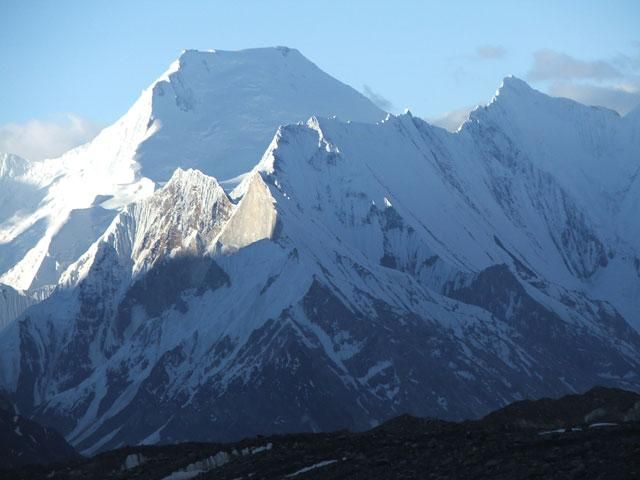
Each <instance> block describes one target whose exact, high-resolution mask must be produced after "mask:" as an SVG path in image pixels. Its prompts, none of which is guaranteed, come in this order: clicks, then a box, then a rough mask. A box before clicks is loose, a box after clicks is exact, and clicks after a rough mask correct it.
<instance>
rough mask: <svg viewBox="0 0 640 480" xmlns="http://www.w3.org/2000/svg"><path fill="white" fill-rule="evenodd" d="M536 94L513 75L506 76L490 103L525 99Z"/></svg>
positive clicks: (525, 83)
mask: <svg viewBox="0 0 640 480" xmlns="http://www.w3.org/2000/svg"><path fill="white" fill-rule="evenodd" d="M536 93H538V92H537V91H536V90H534V89H533V88H531V86H530V85H529V84H528V83H527V82H525V81H524V80H522V79H520V78H518V77H515V76H514V75H508V76H506V77H504V78H503V79H502V83H501V84H500V87H499V88H498V90H497V91H496V94H495V96H494V97H493V100H492V101H491V103H494V102H496V101H503V100H505V99H510V98H525V97H528V96H530V95H532V94H536Z"/></svg>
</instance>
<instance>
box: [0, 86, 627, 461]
mask: <svg viewBox="0 0 640 480" xmlns="http://www.w3.org/2000/svg"><path fill="white" fill-rule="evenodd" d="M636 125H637V123H635V122H634V117H633V116H631V117H629V118H628V117H624V118H620V117H619V116H617V115H615V114H613V113H611V112H608V111H603V110H601V109H593V108H591V107H586V106H583V105H580V104H577V103H575V102H570V101H568V100H564V99H554V98H550V97H547V96H545V95H542V94H541V93H539V92H536V91H534V90H532V89H531V88H530V87H528V86H527V85H526V84H525V83H524V82H522V81H520V80H518V79H515V78H507V79H505V81H504V83H503V86H502V87H501V88H500V90H499V92H498V94H497V95H496V97H495V98H494V100H493V101H492V102H491V104H490V105H488V106H487V107H485V108H482V109H479V110H476V111H475V112H474V113H473V114H472V115H471V116H470V119H469V121H468V122H466V123H465V124H464V125H463V126H462V128H461V129H460V130H459V131H458V132H456V133H449V132H447V131H445V130H442V129H440V128H437V127H433V126H431V125H429V124H427V123H425V122H424V121H422V120H420V119H417V118H414V117H413V116H411V114H409V113H407V114H405V115H401V116H398V117H394V116H391V115H390V116H388V117H387V118H386V119H385V120H384V121H381V122H379V123H377V124H374V123H358V122H349V123H346V122H342V121H340V120H337V119H323V118H319V117H312V118H311V119H310V120H309V121H308V122H307V123H306V124H303V123H300V124H293V125H288V126H284V127H281V128H280V129H279V130H278V131H277V133H276V135H275V137H274V138H273V140H272V142H271V144H270V145H269V147H268V148H267V150H266V152H265V153H264V155H263V156H262V159H261V160H260V162H259V163H258V164H257V165H256V166H255V167H254V169H253V170H252V171H251V173H250V174H248V175H246V176H245V177H244V178H243V180H242V181H241V183H240V184H239V185H238V186H237V187H236V188H235V189H234V190H233V191H232V192H231V193H230V194H227V193H226V192H225V191H224V189H223V188H222V187H221V186H220V184H219V183H218V182H217V180H215V179H214V178H213V177H210V176H207V175H206V174H204V173H202V172H199V171H197V170H192V169H188V170H182V169H179V170H177V171H176V172H175V173H174V174H173V175H172V177H171V178H170V179H169V181H168V182H167V183H166V184H165V185H164V186H163V187H162V188H160V189H158V190H157V191H155V193H153V194H152V195H151V196H149V197H147V198H144V199H141V200H137V201H135V202H134V203H132V204H131V205H129V206H127V207H126V208H125V209H123V210H122V211H121V212H119V213H118V214H117V215H116V216H115V218H114V219H113V220H112V222H111V224H110V225H109V227H108V228H107V229H106V231H105V232H104V234H102V235H101V236H100V238H99V239H98V240H97V241H96V242H95V243H93V244H92V245H91V246H90V247H89V248H88V249H87V251H86V252H85V253H84V254H83V255H81V256H80V258H79V259H78V260H77V261H75V262H73V263H71V264H70V265H69V266H68V267H67V268H66V270H65V272H64V273H63V274H62V276H61V280H60V284H59V287H58V289H57V290H56V291H55V292H54V293H53V295H51V296H50V297H49V298H48V299H47V300H45V301H44V302H42V303H40V304H38V305H35V306H32V307H30V308H29V309H28V310H27V311H26V312H25V313H24V315H23V317H22V318H21V320H20V321H18V322H14V323H12V324H11V325H9V326H8V327H7V328H6V329H5V330H4V331H3V332H2V334H1V335H0V343H1V344H2V345H3V349H2V351H1V352H0V365H1V366H2V370H0V386H2V388H4V389H5V390H6V391H7V392H9V394H10V395H11V396H12V398H13V399H14V400H15V401H16V402H17V404H18V406H19V407H20V409H21V411H23V412H26V413H28V414H30V415H31V416H33V418H34V419H36V420H37V421H39V422H42V423H44V424H46V425H49V426H53V427H55V428H56V429H58V430H59V431H61V432H63V433H64V434H65V436H66V437H67V439H68V440H69V441H70V442H71V443H72V444H73V445H74V446H76V447H77V448H79V449H80V450H82V451H85V452H95V451H99V450H103V449H108V448H113V447H116V446H118V445H122V444H137V443H154V442H159V441H161V442H173V441H178V440H198V439H207V440H222V439H226V440H228V439H234V438H240V437H243V436H247V435H251V434H257V433H267V432H270V433H273V432H287V431H299V430H329V429H338V428H343V427H351V428H366V427H369V426H371V425H375V424H377V423H378V422H380V421H383V420H384V419H386V418H389V417H391V416H394V415H397V414H400V413H403V412H410V413H414V414H418V415H430V416H438V417H444V418H451V419H458V418H464V417H474V416H479V415H482V414H484V413H486V412H488V411H489V410H491V409H494V408H496V407H497V406H500V405H503V404H505V403H508V402H510V401H513V400H517V399H521V398H524V397H539V396H543V395H558V394H561V393H564V392H568V391H580V390H585V389H587V388H589V387H591V386H593V385H596V384H610V385H615V386H621V387H625V388H630V389H635V390H638V389H640V373H639V372H640V334H639V333H638V330H639V329H640V319H639V318H638V315H637V312H638V311H640V308H639V307H640V305H639V304H638V300H637V299H638V298H639V296H638V293H639V292H640V290H639V288H640V274H639V273H638V271H639V270H638V266H637V265H638V263H634V261H633V259H634V258H638V257H639V255H638V249H637V241H636V239H635V238H628V237H626V236H625V232H626V230H625V229H624V228H620V229H617V228H614V227H615V226H618V225H622V224H623V220H625V221H628V219H627V218H626V217H625V215H626V214H627V213H626V211H625V210H624V208H619V203H617V202H631V201H637V200H633V199H632V198H631V197H630V195H634V193H633V192H634V187H633V185H634V182H635V180H634V179H633V178H629V177H628V176H627V175H628V173H629V172H632V171H633V170H634V165H638V159H637V158H636V155H635V152H640V135H638V131H637V127H636ZM576 130H577V131H578V133H576ZM587 141H588V142H590V143H589V144H588V145H587V146H585V142H587ZM176 148H177V147H176ZM149 158H151V157H149ZM571 158H575V159H577V160H578V161H579V162H578V165H577V166H576V172H578V173H576V174H575V175H574V176H572V174H571V169H570V168H569V167H570V166H571ZM600 161H608V162H611V164H612V165H614V166H615V168H614V169H613V171H612V172H609V171H606V172H605V170H606V169H605V168H603V167H602V165H601V163H600ZM597 168H600V169H602V170H603V172H604V173H602V174H599V173H598V172H594V169H597ZM614 200H615V201H614ZM616 282H618V283H620V282H623V283H624V285H622V286H621V288H616V287H618V286H619V285H618V284H617V283H616Z"/></svg>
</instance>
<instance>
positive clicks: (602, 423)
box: [0, 388, 640, 480]
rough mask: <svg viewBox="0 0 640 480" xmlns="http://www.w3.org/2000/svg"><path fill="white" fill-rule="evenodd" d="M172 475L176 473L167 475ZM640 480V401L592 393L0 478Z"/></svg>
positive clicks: (610, 392)
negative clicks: (470, 414)
mask: <svg viewBox="0 0 640 480" xmlns="http://www.w3.org/2000/svg"><path fill="white" fill-rule="evenodd" d="M172 474H173V476H171V475H172ZM166 477H168V478H172V479H176V480H177V479H186V478H211V479H213V478H215V479H240V478H244V479H249V478H252V479H276V478H277V479H282V478H314V479H336V478H362V479H394V478H406V479H409V478H434V479H435V478H442V479H445V478H478V479H480V478H498V479H501V478H504V479H518V478H541V479H542V478H544V479H547V478H568V479H572V478H575V479H578V478H580V479H582V478H607V479H608V478H611V479H625V478H629V479H632V478H640V395H638V394H635V393H631V392H626V391H623V390H617V389H607V388H595V389H592V390H590V391H589V392H587V393H585V394H583V395H571V396H567V397H563V398H561V399H557V400H551V399H543V400H537V401H524V402H517V403H514V404H512V405H509V406H508V407H505V408H503V409H501V410H498V411H497V412H494V413H492V414H490V415H488V416H487V417H485V418H484V419H482V420H479V421H467V422H461V423H453V422H443V421H439V420H430V419H419V418H415V417H411V416H401V417H398V418H396V419H394V420H391V421H389V422H387V423H385V424H383V425H381V426H379V427H377V428H375V429H373V430H369V431H367V432H361V433H352V432H348V431H340V432H334V433H321V434H294V435H281V436H270V437H258V438H253V439H247V440H243V441H241V442H237V443H233V444H202V443H200V444H196V443H190V444H179V445H165V446H146V447H127V448H123V449H118V450H114V451H110V452H106V453H103V454H100V455H98V456H96V457H94V458H91V459H86V460H81V461H71V462H69V463H66V464H61V465H49V466H31V467H24V468H22V469H21V470H13V471H7V472H5V473H4V474H1V473H0V479H5V478H6V479H37V478H56V479H57V478H60V479H66V478H69V479H75V478H78V479H85V478H86V479H90V478H105V479H129V478H131V479H133V478H135V479H163V478H166Z"/></svg>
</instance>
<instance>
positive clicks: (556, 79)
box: [527, 48, 640, 115]
mask: <svg viewBox="0 0 640 480" xmlns="http://www.w3.org/2000/svg"><path fill="white" fill-rule="evenodd" d="M638 70H640V49H639V48H636V51H635V52H634V53H633V54H631V55H618V56H616V57H613V58H609V59H596V60H593V61H585V60H582V59H578V58H575V57H572V56H570V55H567V54H565V53H561V52H556V51H553V50H538V51H537V52H535V53H534V55H533V65H532V67H531V69H530V70H529V73H528V74H527V78H528V79H529V80H531V81H534V82H543V84H544V85H545V86H544V88H545V90H546V91H547V92H548V93H549V94H550V95H554V96H558V97H567V98H571V99H573V100H576V101H578V102H580V103H583V104H585V105H595V106H601V107H606V108H610V109H612V110H615V111H617V112H618V113H620V114H621V115H625V114H626V113H627V112H629V111H630V110H632V109H633V108H635V107H636V106H637V105H638V104H640V76H639V75H638Z"/></svg>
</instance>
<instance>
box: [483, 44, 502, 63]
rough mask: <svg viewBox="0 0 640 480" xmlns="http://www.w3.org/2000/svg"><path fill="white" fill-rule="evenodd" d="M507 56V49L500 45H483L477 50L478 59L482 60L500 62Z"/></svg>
mask: <svg viewBox="0 0 640 480" xmlns="http://www.w3.org/2000/svg"><path fill="white" fill-rule="evenodd" d="M506 56H507V49H506V48H504V47H501V46H500V45H482V46H480V47H478V48H476V57H477V58H479V59H481V60H498V59H500V58H504V57H506Z"/></svg>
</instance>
